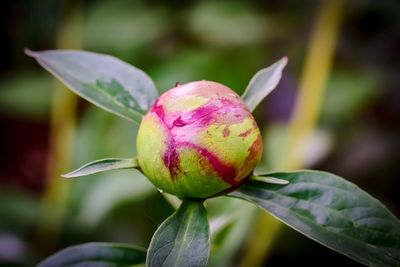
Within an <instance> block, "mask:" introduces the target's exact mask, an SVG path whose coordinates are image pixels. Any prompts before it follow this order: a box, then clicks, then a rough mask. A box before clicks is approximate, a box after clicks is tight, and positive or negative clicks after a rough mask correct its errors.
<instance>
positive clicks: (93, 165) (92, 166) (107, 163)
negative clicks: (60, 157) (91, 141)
mask: <svg viewBox="0 0 400 267" xmlns="http://www.w3.org/2000/svg"><path fill="white" fill-rule="evenodd" d="M137 167H138V164H137V161H136V159H117V158H109V159H98V160H95V161H92V162H89V163H87V164H85V165H83V166H82V167H80V168H79V169H76V170H75V171H72V172H70V173H67V174H63V175H61V176H62V177H65V178H73V177H79V176H85V175H89V174H94V173H98V172H104V171H110V170H117V169H130V168H137Z"/></svg>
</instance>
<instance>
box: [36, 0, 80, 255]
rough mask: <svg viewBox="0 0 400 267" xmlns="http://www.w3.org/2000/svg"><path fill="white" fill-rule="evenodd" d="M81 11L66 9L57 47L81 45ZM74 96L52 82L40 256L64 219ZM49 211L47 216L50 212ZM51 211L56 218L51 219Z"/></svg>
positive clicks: (51, 247)
mask: <svg viewBox="0 0 400 267" xmlns="http://www.w3.org/2000/svg"><path fill="white" fill-rule="evenodd" d="M81 13H82V8H81V5H80V2H79V1H73V3H72V4H69V5H68V6H67V12H66V14H63V19H62V22H61V25H60V30H59V34H58V38H57V47H58V48H61V49H62V48H79V47H80V44H81V39H80V37H81V24H82V23H81V21H82V14H81ZM76 106H77V97H76V96H75V94H73V93H72V92H71V91H69V90H68V89H67V88H66V87H65V86H64V85H62V84H61V83H60V82H58V81H56V80H54V91H53V103H52V107H51V114H50V116H51V117H50V125H51V132H50V152H49V159H48V169H47V176H46V184H45V188H44V192H43V195H42V216H43V217H42V220H41V222H40V223H39V225H38V226H37V242H38V246H39V248H41V249H40V251H41V252H42V253H47V252H52V251H53V250H54V248H55V247H56V244H57V242H58V235H59V234H60V232H61V228H62V224H63V220H64V217H65V206H66V203H67V199H68V193H69V183H68V182H69V181H67V180H66V179H62V178H61V177H60V174H62V173H65V172H66V171H67V170H68V169H69V168H70V163H71V158H72V147H73V141H74V132H75V117H76ZM50 211H51V213H50ZM53 211H55V212H56V216H53V215H54V214H53Z"/></svg>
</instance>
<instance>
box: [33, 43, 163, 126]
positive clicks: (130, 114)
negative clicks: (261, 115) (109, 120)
mask: <svg viewBox="0 0 400 267" xmlns="http://www.w3.org/2000/svg"><path fill="white" fill-rule="evenodd" d="M25 54H27V55H28V56H30V57H32V58H34V59H35V60H36V61H37V62H38V63H39V64H40V65H41V66H42V67H43V68H44V69H46V70H47V71H49V72H50V73H51V74H53V75H54V76H55V77H56V78H57V79H59V80H60V81H61V82H63V83H64V84H65V85H66V86H67V87H68V88H69V89H71V90H72V91H73V92H75V93H76V94H78V95H79V96H81V97H82V98H84V99H86V100H87V101H89V102H91V103H93V104H94V105H97V106H98V107H101V108H103V109H105V110H106V111H109V112H111V113H114V114H116V115H119V116H121V117H123V118H125V119H127V120H130V121H132V122H134V123H137V124H140V122H141V119H142V117H143V115H144V114H146V112H147V110H148V109H149V108H150V107H151V105H152V104H153V103H154V101H155V100H156V98H157V95H158V92H157V89H156V87H155V85H154V83H153V81H152V80H151V78H150V77H149V76H148V75H147V74H146V73H144V72H143V71H142V70H140V69H138V68H136V67H134V66H132V65H129V64H128V63H126V62H123V61H121V60H119V59H118V58H115V57H112V56H109V55H103V54H98V53H93V52H87V51H78V50H47V51H39V52H35V51H32V50H30V49H28V48H26V49H25Z"/></svg>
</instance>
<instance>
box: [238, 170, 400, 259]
mask: <svg viewBox="0 0 400 267" xmlns="http://www.w3.org/2000/svg"><path fill="white" fill-rule="evenodd" d="M268 176H269V177H275V178H278V179H283V180H287V181H289V184H287V185H275V184H268V183H264V182H260V181H251V182H249V183H247V184H244V185H243V186H241V187H239V188H238V190H237V191H235V192H233V193H231V196H234V197H238V198H242V199H245V200H248V201H251V202H253V203H255V204H257V205H258V206H260V207H261V208H263V209H265V210H267V211H268V212H270V213H272V214H273V215H274V216H275V217H277V218H278V219H280V220H281V221H282V222H284V223H285V224H287V225H288V226H290V227H292V228H294V229H295V230H297V231H299V232H301V233H303V234H304V235H306V236H307V237H309V238H311V239H313V240H315V241H317V242H319V243H321V244H323V245H325V246H327V247H329V248H331V249H333V250H336V251H338V252H340V253H342V254H344V255H346V256H348V257H350V258H353V259H354V260H357V261H359V262H361V263H364V264H366V265H371V266H399V265H400V222H399V220H398V219H397V218H396V217H395V216H394V215H392V214H391V213H390V212H389V211H388V210H387V209H386V208H385V207H384V206H383V205H382V204H381V203H380V202H379V201H378V200H376V199H375V198H373V197H372V196H370V195H369V194H367V193H366V192H364V191H363V190H361V189H360V188H359V187H357V186H356V185H354V184H352V183H350V182H348V181H346V180H344V179H342V178H340V177H338V176H335V175H333V174H329V173H324V172H317V171H297V172H277V173H270V174H268Z"/></svg>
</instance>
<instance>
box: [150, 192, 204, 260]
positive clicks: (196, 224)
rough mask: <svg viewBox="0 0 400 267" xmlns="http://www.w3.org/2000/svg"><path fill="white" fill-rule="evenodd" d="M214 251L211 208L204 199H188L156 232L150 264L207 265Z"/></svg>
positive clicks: (151, 244)
mask: <svg viewBox="0 0 400 267" xmlns="http://www.w3.org/2000/svg"><path fill="white" fill-rule="evenodd" d="M209 252H210V238H209V226H208V219H207V212H206V209H205V208H204V206H203V204H202V203H201V202H195V201H189V200H184V201H183V202H182V204H181V206H180V207H179V209H178V210H177V211H176V212H175V213H174V214H173V215H172V216H171V217H169V218H168V219H167V220H166V221H164V222H163V223H162V224H161V226H160V227H159V228H158V229H157V231H156V232H155V233H154V236H153V238H152V240H151V243H150V246H149V249H148V255H147V266H149V267H156V266H157V267H159V266H165V267H166V266H182V267H201V266H206V264H207V260H208V256H209Z"/></svg>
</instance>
